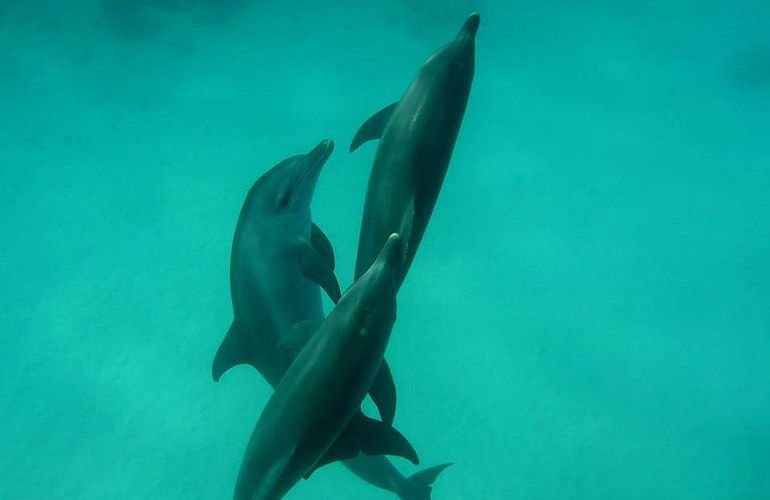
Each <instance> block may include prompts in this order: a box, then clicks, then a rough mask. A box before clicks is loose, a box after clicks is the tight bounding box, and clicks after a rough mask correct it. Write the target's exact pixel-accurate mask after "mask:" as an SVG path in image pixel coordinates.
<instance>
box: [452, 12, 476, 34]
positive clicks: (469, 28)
mask: <svg viewBox="0 0 770 500" xmlns="http://www.w3.org/2000/svg"><path fill="white" fill-rule="evenodd" d="M480 22H481V16H480V15H479V13H478V12H474V13H473V14H471V15H470V16H468V19H466V20H465V23H464V24H463V26H462V28H460V32H459V33H457V38H462V37H469V38H475V37H476V32H477V31H478V30H479V23H480Z"/></svg>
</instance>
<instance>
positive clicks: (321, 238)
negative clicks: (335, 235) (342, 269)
mask: <svg viewBox="0 0 770 500" xmlns="http://www.w3.org/2000/svg"><path fill="white" fill-rule="evenodd" d="M310 244H311V245H312V246H313V248H315V249H316V252H318V253H320V254H321V256H322V257H324V259H326V263H327V264H328V265H329V267H331V270H332V271H334V248H332V244H331V242H330V241H329V238H327V237H326V235H325V234H324V232H323V231H321V228H320V227H318V226H317V225H316V224H315V223H314V222H311V223H310Z"/></svg>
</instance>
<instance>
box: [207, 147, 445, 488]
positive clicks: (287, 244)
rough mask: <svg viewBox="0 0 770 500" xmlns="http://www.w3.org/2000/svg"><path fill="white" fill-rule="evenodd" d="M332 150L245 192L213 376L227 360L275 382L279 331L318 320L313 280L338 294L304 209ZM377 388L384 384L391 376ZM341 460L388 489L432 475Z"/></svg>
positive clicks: (368, 460)
mask: <svg viewBox="0 0 770 500" xmlns="http://www.w3.org/2000/svg"><path fill="white" fill-rule="evenodd" d="M333 148H334V144H333V142H332V141H331V140H326V141H322V142H321V143H319V144H318V145H317V146H316V147H315V148H314V149H313V150H312V151H310V152H309V153H307V154H304V155H297V156H292V157H290V158H287V159H286V160H283V161H282V162H280V163H278V164H277V165H276V166H274V167H273V168H272V169H270V170H269V171H268V172H267V173H266V174H264V175H263V176H262V177H260V178H259V179H258V180H257V181H256V182H255V183H254V185H253V186H252V187H251V189H250V190H249V193H248V195H247V196H246V199H245V201H244V203H243V207H242V209H241V213H240V216H239V218H238V223H237V224H236V229H235V235H234V238H233V245H232V253H231V258H230V285H231V287H230V288H231V296H232V304H233V311H234V317H235V320H234V321H233V323H232V325H231V326H230V329H229V330H228V332H227V334H226V336H225V339H224V340H223V341H222V343H221V345H220V347H219V349H218V350H217V353H216V356H215V357H214V362H213V364H212V376H213V378H214V380H215V381H218V380H219V379H220V377H221V376H222V375H223V374H224V373H225V372H226V371H227V370H229V369H230V368H231V367H233V366H236V365H239V364H250V365H252V366H254V367H255V368H256V369H257V371H259V373H260V374H262V376H263V377H264V378H265V379H266V381H267V382H268V383H269V384H270V385H271V386H272V387H275V386H276V385H278V382H279V381H280V380H281V377H283V375H284V373H285V372H286V370H287V369H288V368H289V366H290V365H291V361H292V359H293V358H294V355H295V354H296V350H291V349H286V348H284V347H285V346H283V344H284V343H285V342H284V340H285V338H286V337H287V333H286V332H287V331H290V330H294V335H295V336H296V335H297V330H298V331H299V333H302V332H305V333H307V332H310V331H312V328H309V327H312V326H313V324H319V323H320V322H321V320H322V319H323V309H322V307H321V292H320V288H319V284H318V283H319V282H320V283H323V284H324V285H323V287H324V288H325V289H326V290H327V293H328V295H330V296H331V297H332V298H334V297H339V294H340V292H339V285H338V284H337V281H336V278H335V277H334V274H333V271H334V267H335V259H334V251H333V249H332V246H331V244H330V243H329V240H328V238H327V237H326V235H325V234H324V233H323V231H322V230H321V229H320V228H319V227H318V226H317V225H316V224H314V223H313V222H312V221H311V213H310V202H311V201H312V197H313V193H314V191H315V184H316V182H317V179H318V177H319V175H320V171H321V169H322V168H323V165H324V163H325V162H326V160H327V159H328V158H329V156H330V155H331V152H332V150H333ZM308 276H309V277H310V280H309V279H308ZM295 324H296V325H302V324H305V328H304V329H298V328H297V327H293V328H292V327H291V325H295ZM294 342H295V343H296V342H297V339H296V338H295V339H294ZM385 366H387V365H386V363H385V362H384V361H383V367H385ZM386 378H388V377H386ZM384 386H385V387H386V390H390V389H387V387H392V379H391V381H390V382H386V383H385V384H384ZM370 395H372V399H373V400H374V401H375V403H377V402H378V401H379V404H378V406H379V407H382V403H381V401H382V399H383V398H382V397H381V396H380V395H378V393H377V390H376V389H374V390H372V389H370ZM393 413H394V410H390V411H389V412H387V413H384V414H383V413H381V415H383V416H382V418H383V420H385V421H391V422H392V419H393ZM388 416H389V418H388ZM344 465H345V466H346V467H348V468H349V469H351V470H352V471H353V472H354V473H355V474H357V475H358V476H360V477H362V478H363V479H364V480H366V481H367V482H369V483H371V484H373V485H375V486H380V487H382V488H385V489H388V490H390V491H397V490H396V487H398V491H425V489H426V488H427V487H429V485H430V483H432V482H433V479H435V476H431V475H430V473H427V474H424V473H423V472H429V471H430V469H428V470H426V471H423V472H418V473H416V474H414V475H413V476H411V477H410V478H405V477H404V476H403V475H401V474H400V473H399V472H398V470H397V469H396V468H395V467H393V465H392V464H391V463H390V462H389V461H388V459H387V458H385V457H383V456H365V455H360V456H358V457H356V458H352V459H350V460H345V461H344ZM426 481H429V482H428V483H426ZM404 498H411V497H404ZM415 498H417V497H415ZM425 498H430V497H429V496H426V497H425Z"/></svg>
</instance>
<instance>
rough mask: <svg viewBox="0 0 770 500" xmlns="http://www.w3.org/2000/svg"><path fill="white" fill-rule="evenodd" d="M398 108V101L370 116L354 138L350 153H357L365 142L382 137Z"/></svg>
mask: <svg viewBox="0 0 770 500" xmlns="http://www.w3.org/2000/svg"><path fill="white" fill-rule="evenodd" d="M396 106H398V101H396V102H394V103H393V104H389V105H387V106H385V107H384V108H382V109H381V110H379V111H377V112H376V113H375V114H373V115H372V116H370V117H369V119H368V120H366V121H365V122H364V124H363V125H361V128H359V129H358V132H356V135H355V137H353V142H351V143H350V151H351V152H353V151H355V150H356V149H357V148H358V146H360V145H361V144H363V143H365V142H368V141H373V140H374V139H379V138H380V137H382V133H383V132H384V131H385V127H386V126H387V125H388V122H389V121H390V117H391V116H392V115H393V110H394V109H396Z"/></svg>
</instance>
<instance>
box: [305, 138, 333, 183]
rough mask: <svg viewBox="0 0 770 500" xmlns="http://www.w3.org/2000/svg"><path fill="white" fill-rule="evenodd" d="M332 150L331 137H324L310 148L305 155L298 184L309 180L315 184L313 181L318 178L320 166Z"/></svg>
mask: <svg viewBox="0 0 770 500" xmlns="http://www.w3.org/2000/svg"><path fill="white" fill-rule="evenodd" d="M333 150H334V141H332V140H331V139H324V140H323V141H321V142H320V143H318V145H317V146H316V147H314V148H313V149H311V150H310V151H309V152H308V153H307V154H306V155H305V157H306V163H307V165H306V167H305V170H304V171H303V172H302V174H301V177H300V179H299V181H298V182H297V184H298V185H304V184H305V183H306V182H308V181H310V182H311V183H312V185H313V186H315V181H316V180H318V175H319V174H320V173H321V168H322V167H323V166H324V164H325V163H326V160H328V159H329V156H330V155H331V154H332V151H333Z"/></svg>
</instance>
